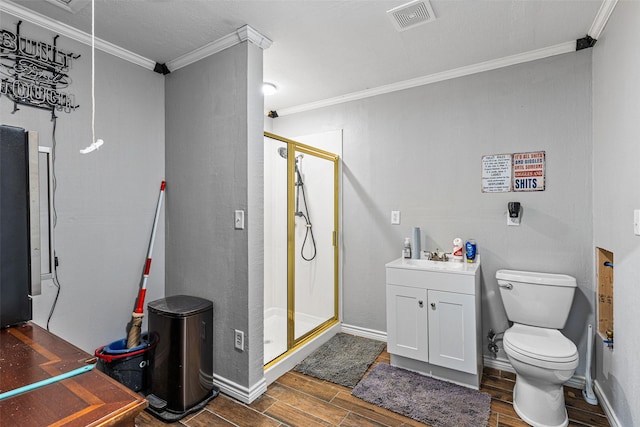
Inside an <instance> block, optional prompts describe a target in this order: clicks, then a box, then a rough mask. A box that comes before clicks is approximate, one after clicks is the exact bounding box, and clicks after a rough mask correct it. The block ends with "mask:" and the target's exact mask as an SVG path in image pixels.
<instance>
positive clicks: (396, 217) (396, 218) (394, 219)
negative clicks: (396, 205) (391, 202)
mask: <svg viewBox="0 0 640 427" xmlns="http://www.w3.org/2000/svg"><path fill="white" fill-rule="evenodd" d="M391 224H393V225H399V224H400V211H391Z"/></svg>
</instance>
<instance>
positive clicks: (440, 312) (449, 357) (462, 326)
mask: <svg viewBox="0 0 640 427" xmlns="http://www.w3.org/2000/svg"><path fill="white" fill-rule="evenodd" d="M428 297H429V298H428V301H429V307H428V312H429V315H428V318H429V363H432V364H434V365H438V366H443V367H446V368H451V369H455V370H457V371H463V372H469V373H472V374H476V373H477V370H478V369H477V359H476V353H477V349H476V316H475V297H474V296H473V295H466V294H458V293H454V292H441V291H432V290H430V291H429V292H428Z"/></svg>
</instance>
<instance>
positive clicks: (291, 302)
mask: <svg viewBox="0 0 640 427" xmlns="http://www.w3.org/2000/svg"><path fill="white" fill-rule="evenodd" d="M264 136H265V137H267V138H271V139H275V140H277V141H280V142H284V143H286V144H287V151H288V152H289V153H294V154H295V153H303V154H306V155H309V156H313V157H316V158H320V159H324V160H327V161H330V162H332V163H333V236H332V245H333V306H334V307H333V317H331V318H330V319H328V320H326V321H325V322H323V323H321V324H320V325H318V326H316V327H315V328H313V329H312V330H311V331H309V332H307V333H306V334H303V335H302V336H300V337H298V338H296V337H295V284H296V283H295V277H296V276H295V273H296V270H295V257H296V248H295V218H296V217H295V203H296V202H295V185H294V184H295V166H296V159H295V158H296V156H295V155H289V156H287V351H286V352H284V353H283V354H281V355H280V356H278V357H276V358H275V359H273V360H271V361H269V362H268V363H267V364H266V365H265V369H267V368H269V367H270V366H272V365H274V364H275V363H277V362H278V361H280V360H281V359H283V358H284V357H285V356H287V355H288V354H290V353H291V352H292V351H294V350H296V349H297V348H299V347H301V346H302V345H304V344H305V343H306V342H308V341H310V340H312V339H313V338H315V337H317V336H318V335H320V334H321V333H322V332H324V331H325V330H327V329H329V328H330V327H332V326H333V325H335V324H336V323H338V320H339V319H338V310H339V301H338V295H339V290H338V259H339V250H338V225H339V217H338V212H339V209H338V201H339V194H338V191H339V167H338V166H339V165H338V161H339V159H340V156H338V155H337V154H333V153H330V152H328V151H324V150H320V149H319V148H315V147H312V146H310V145H306V144H303V143H301V142H297V141H294V140H291V139H288V138H284V137H282V136H279V135H275V134H273V133H270V132H264Z"/></svg>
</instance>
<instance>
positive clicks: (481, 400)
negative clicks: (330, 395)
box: [351, 363, 491, 427]
mask: <svg viewBox="0 0 640 427" xmlns="http://www.w3.org/2000/svg"><path fill="white" fill-rule="evenodd" d="M351 394H352V395H354V396H355V397H358V398H360V399H362V400H364V401H366V402H369V403H372V404H374V405H377V406H380V407H382V408H385V409H388V410H390V411H393V412H396V413H398V414H401V415H404V416H406V417H409V418H413V419H414V420H417V421H420V422H422V423H425V424H428V425H430V426H432V427H479V426H486V425H487V422H488V421H489V415H490V414H491V396H489V394H487V393H483V392H480V391H477V390H473V389H470V388H467V387H463V386H459V385H457V384H453V383H448V382H446V381H441V380H437V379H435V378H431V377H427V376H424V375H420V374H418V373H415V372H411V371H407V370H405V369H400V368H394V367H393V366H390V365H387V364H383V363H378V364H377V365H376V366H374V367H373V369H371V372H369V374H368V375H367V376H366V377H364V378H363V379H362V381H360V382H359V383H358V385H356V387H355V388H354V389H353V391H352V392H351Z"/></svg>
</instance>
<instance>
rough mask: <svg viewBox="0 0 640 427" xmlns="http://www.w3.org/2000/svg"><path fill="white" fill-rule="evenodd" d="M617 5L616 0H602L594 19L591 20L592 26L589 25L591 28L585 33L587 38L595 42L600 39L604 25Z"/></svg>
mask: <svg viewBox="0 0 640 427" xmlns="http://www.w3.org/2000/svg"><path fill="white" fill-rule="evenodd" d="M617 4H618V0H603V2H602V4H601V5H600V9H599V10H598V13H597V14H596V17H595V19H594V20H593V24H591V28H590V29H589V32H588V33H587V34H588V35H589V36H591V37H592V38H594V39H596V40H598V39H599V38H600V34H602V31H603V30H604V27H605V25H607V22H608V21H609V17H610V16H611V12H613V9H615V7H616V5H617Z"/></svg>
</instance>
